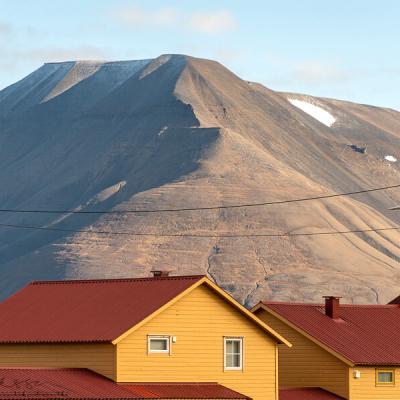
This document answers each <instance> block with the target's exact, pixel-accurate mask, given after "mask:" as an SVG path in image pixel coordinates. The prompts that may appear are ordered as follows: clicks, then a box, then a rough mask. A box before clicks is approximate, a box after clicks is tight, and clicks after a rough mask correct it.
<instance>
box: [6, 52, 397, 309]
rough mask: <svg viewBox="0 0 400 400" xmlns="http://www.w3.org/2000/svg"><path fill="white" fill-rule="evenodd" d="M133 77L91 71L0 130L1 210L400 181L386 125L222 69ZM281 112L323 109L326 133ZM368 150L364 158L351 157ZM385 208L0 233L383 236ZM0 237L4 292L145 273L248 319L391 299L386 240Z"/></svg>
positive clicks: (179, 216)
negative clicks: (57, 280) (270, 304)
mask: <svg viewBox="0 0 400 400" xmlns="http://www.w3.org/2000/svg"><path fill="white" fill-rule="evenodd" d="M135 65H136V66H137V65H138V64H135ZM129 68H130V67H129ZM129 68H128V69H129ZM135 68H136V67H135ZM135 68H134V70H133V69H132V71H131V72H132V74H131V73H130V72H129V73H128V72H127V71H126V72H124V75H123V76H122V75H120V74H117V76H115V71H116V70H109V69H107V68H106V67H104V69H102V68H99V69H98V70H96V71H95V72H93V73H92V74H90V75H88V77H87V78H86V79H83V80H81V81H80V82H78V83H77V84H76V85H74V86H72V87H71V88H69V89H66V90H64V91H62V92H60V93H59V94H58V96H56V97H53V98H52V99H50V100H49V101H47V102H44V103H41V104H40V105H39V106H36V107H34V108H31V109H30V110H27V111H26V115H25V116H24V117H19V118H18V119H17V118H13V117H11V116H9V117H7V118H6V119H5V120H3V122H2V130H1V134H0V145H1V147H0V167H1V168H2V172H1V173H0V184H1V185H2V187H4V188H6V189H5V190H4V191H3V192H2V193H1V194H0V206H3V207H6V206H7V207H13V208H41V207H43V208H64V209H73V208H76V207H78V208H79V209H85V208H87V207H90V209H102V210H104V209H135V208H143V209H146V208H147V209H154V208H179V207H196V206H197V207H202V206H213V205H218V204H224V205H227V204H237V203H249V202H262V201H273V200H285V199H292V198H297V197H307V196H310V195H311V196H314V195H322V194H330V193H337V192H346V191H354V190H357V189H363V188H372V187H378V186H385V185H393V184H397V183H399V182H400V168H399V165H398V163H396V162H389V161H387V160H385V156H386V155H388V154H390V155H392V156H393V157H397V158H398V159H400V154H398V149H399V148H400V146H399V145H400V138H399V135H400V131H399V126H400V116H399V113H397V112H395V111H392V110H386V109H379V108H376V107H370V106H363V105H356V104H353V103H346V102H340V101H337V100H329V99H319V98H314V97H311V96H304V95H296V94H284V93H277V92H274V91H272V90H269V89H267V88H265V87H263V86H262V85H258V84H253V83H249V82H246V81H243V80H241V79H240V78H238V77H237V76H236V75H234V74H232V73H231V72H230V71H229V70H227V69H226V68H224V67H223V66H222V65H221V64H219V63H216V62H213V61H208V60H201V59H195V58H191V57H186V56H180V55H172V56H171V55H165V56H161V57H159V58H157V59H155V60H152V61H151V62H143V65H142V66H141V68H138V69H135ZM102 74H105V75H104V77H103V75H102ZM106 77H107V79H105V78H106ZM111 77H113V78H112V79H111ZM22 82H23V81H22ZM113 82H116V83H115V84H114V83H113ZM55 87H60V85H56V86H55ZM53 89H54V88H53ZM1 93H3V92H0V101H1V99H2V98H3V97H4V96H3V97H2V94H1ZM49 93H51V91H49ZM53 93H54V92H53ZM293 99H295V100H297V101H299V102H303V103H307V104H309V105H308V106H307V107H308V108H307V107H306V108H305V109H306V110H308V109H310V104H311V105H312V106H314V108H312V107H311V109H312V110H315V109H317V111H318V107H319V108H321V109H322V110H323V111H324V112H325V113H329V114H330V115H331V116H332V118H331V120H332V121H333V120H334V123H333V124H332V125H331V126H327V125H325V124H324V123H322V122H321V121H319V120H318V119H316V118H315V117H314V116H312V115H310V114H308V113H306V112H304V111H303V110H302V109H300V108H299V107H297V106H295V105H294V104H293V102H291V101H290V100H292V101H293ZM297 104H298V103H297ZM49 112H50V114H49ZM325 115H326V114H325ZM351 145H355V146H356V147H351ZM364 147H366V151H365V152H364V153H361V152H357V151H355V150H354V148H364ZM21 183H22V184H21ZM99 199H101V200H99ZM396 202H400V195H399V191H395V190H392V191H387V192H376V193H370V194H366V195H363V196H354V197H352V198H350V197H349V198H336V199H331V200H325V201H318V202H304V203H296V204H290V205H276V206H269V207H258V208H242V209H231V210H230V209H225V210H212V211H195V212H183V213H163V214H145V215H144V214H143V215H140V214H129V215H120V216H115V215H104V216H96V217H89V216H66V217H65V218H64V219H63V220H62V221H60V220H59V218H60V216H59V215H50V216H49V215H47V216H32V215H30V216H15V215H7V216H2V222H11V221H12V222H18V223H29V224H38V225H42V224H49V223H50V224H56V226H62V227H68V228H82V227H84V228H86V229H90V228H93V229H95V230H106V231H110V230H113V231H135V232H148V233H152V232H154V233H172V234H175V233H188V234H207V233H210V234H212V235H218V233H220V234H223V233H236V234H251V233H273V234H277V233H285V232H292V233H295V232H296V233H299V232H318V231H335V230H348V229H368V228H376V227H378V228H379V227H387V226H393V225H396V224H399V223H400V215H399V213H396V212H394V211H388V210H387V208H388V207H389V206H392V205H393V204H396ZM1 234H2V235H1ZM0 235H1V236H0V238H1V243H2V247H1V248H0V260H2V262H3V266H2V269H1V271H0V276H1V277H2V282H4V283H2V285H4V286H3V288H2V290H3V293H6V292H9V291H11V290H13V289H14V288H15V287H17V286H19V285H21V284H22V283H24V282H26V281H28V280H30V279H32V278H33V277H35V278H37V277H39V278H43V277H63V276H66V277H69V278H71V277H73V278H75V277H79V278H94V277H123V276H137V275H142V276H145V275H147V273H148V271H149V270H150V269H151V268H152V267H155V266H157V267H160V266H161V267H165V268H168V269H173V270H174V271H175V272H176V273H203V272H206V273H208V274H209V275H210V276H211V277H212V278H213V279H214V280H216V281H217V282H218V283H219V284H220V285H222V286H223V287H225V288H226V289H227V290H229V291H231V292H232V293H233V294H234V295H235V296H236V297H237V298H238V299H239V300H241V301H242V302H244V303H246V304H252V303H254V302H255V301H256V300H257V299H258V298H272V299H283V300H288V299H294V298H296V299H303V300H316V299H318V298H319V297H320V296H321V295H322V294H326V293H328V292H329V293H330V294H341V295H343V296H344V297H345V298H346V299H347V300H348V301H361V302H362V301H368V302H385V301H386V300H387V299H389V298H391V297H394V296H395V295H397V294H398V293H397V290H398V289H397V288H398V283H399V281H400V274H399V266H400V264H399V260H400V248H399V242H400V240H399V239H400V236H399V235H400V233H399V232H398V231H387V232H378V233H364V234H361V233H360V234H352V235H334V236H309V237H295V238H293V237H292V238H236V239H234V238H230V239H227V238H225V239H224V238H221V239H218V238H171V237H150V236H149V237H127V236H107V235H96V234H75V235H69V236H67V237H63V235H56V234H54V233H52V232H47V233H37V232H34V233H31V232H29V231H28V232H22V231H17V230H11V229H9V230H3V232H0ZM18 257H19V258H18ZM6 286H7V287H8V289H5V287H6Z"/></svg>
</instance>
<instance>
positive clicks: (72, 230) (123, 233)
mask: <svg viewBox="0 0 400 400" xmlns="http://www.w3.org/2000/svg"><path fill="white" fill-rule="evenodd" d="M0 227H3V228H17V229H32V230H41V231H56V232H66V233H92V234H98V235H123V236H153V237H188V238H251V237H272V238H273V237H292V236H319V235H338V234H350V233H366V232H381V231H392V230H397V229H400V226H392V227H386V228H375V229H372V228H371V229H354V230H346V231H330V232H329V231H326V232H310V233H307V232H305V233H301V232H300V233H289V232H287V233H276V234H275V233H251V234H250V233H249V234H216V235H205V234H194V233H193V234H191V233H189V234H186V233H146V232H116V231H98V230H84V229H83V230H81V229H77V230H75V229H66V228H49V227H46V226H32V225H15V224H0Z"/></svg>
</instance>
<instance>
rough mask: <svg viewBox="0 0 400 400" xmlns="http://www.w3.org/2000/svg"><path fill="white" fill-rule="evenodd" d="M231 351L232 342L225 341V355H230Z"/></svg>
mask: <svg viewBox="0 0 400 400" xmlns="http://www.w3.org/2000/svg"><path fill="white" fill-rule="evenodd" d="M232 350H233V342H232V340H227V341H226V353H227V354H230V353H232Z"/></svg>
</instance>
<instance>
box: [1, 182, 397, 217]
mask: <svg viewBox="0 0 400 400" xmlns="http://www.w3.org/2000/svg"><path fill="white" fill-rule="evenodd" d="M398 187H400V184H398V185H392V186H384V187H378V188H373V189H364V190H357V191H354V192H346V193H336V194H328V195H321V196H313V197H302V198H298V199H289V200H278V201H266V202H262V203H244V204H233V205H220V206H210V207H187V208H164V209H152V210H112V211H74V210H29V209H25V210H24V209H12V208H9V209H7V208H3V209H0V213H21V214H22V213H25V214H150V213H164V212H182V211H205V210H221V209H229V208H245V207H260V206H270V205H275V204H287V203H298V202H302V201H312V200H322V199H331V198H334V197H343V196H351V195H356V194H362V193H371V192H378V191H380V190H388V189H395V188H398Z"/></svg>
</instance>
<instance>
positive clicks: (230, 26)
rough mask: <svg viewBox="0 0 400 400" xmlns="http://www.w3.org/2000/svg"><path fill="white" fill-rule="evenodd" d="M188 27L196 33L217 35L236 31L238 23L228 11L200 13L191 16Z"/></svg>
mask: <svg viewBox="0 0 400 400" xmlns="http://www.w3.org/2000/svg"><path fill="white" fill-rule="evenodd" d="M188 27H189V28H190V29H191V30H193V31H196V32H200V33H208V34H215V33H223V32H230V31H233V30H235V29H236V28H237V27H238V22H237V21H236V19H235V17H234V16H233V14H232V13H231V12H230V11H228V10H220V11H207V12H202V11H198V12H194V13H193V14H192V15H191V17H190V19H189V24H188Z"/></svg>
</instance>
